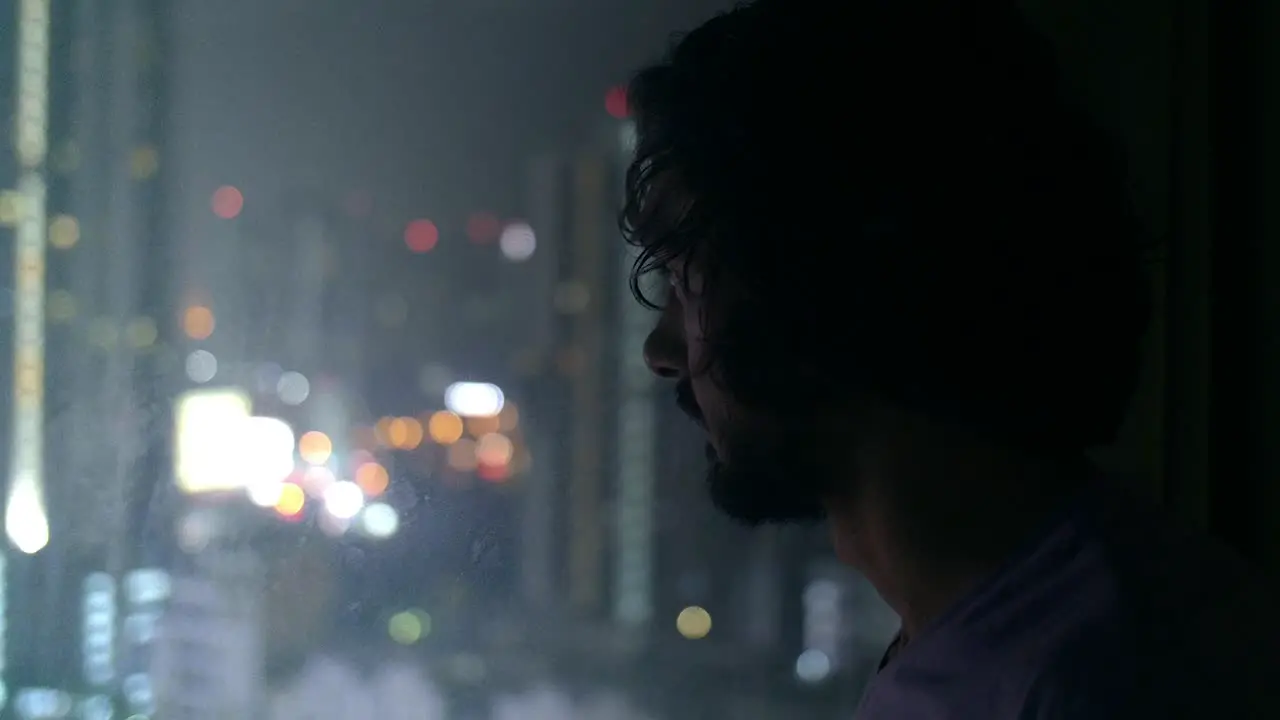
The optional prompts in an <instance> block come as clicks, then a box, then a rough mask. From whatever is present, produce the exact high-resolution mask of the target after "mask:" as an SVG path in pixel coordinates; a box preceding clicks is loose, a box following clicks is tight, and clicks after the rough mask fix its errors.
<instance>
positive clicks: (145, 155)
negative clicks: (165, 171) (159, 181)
mask: <svg viewBox="0 0 1280 720" xmlns="http://www.w3.org/2000/svg"><path fill="white" fill-rule="evenodd" d="M159 169H160V153H159V152H158V151H156V149H155V147H154V146H152V145H143V146H142V147H140V148H138V149H136V150H134V151H133V155H132V156H131V157H130V158H129V174H130V175H132V176H133V179H134V180H149V179H151V178H152V177H154V176H155V174H156V172H157V171H158V170H159Z"/></svg>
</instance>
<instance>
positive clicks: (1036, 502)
mask: <svg viewBox="0 0 1280 720" xmlns="http://www.w3.org/2000/svg"><path fill="white" fill-rule="evenodd" d="M957 460H960V458H957ZM974 460H976V458H974ZM1067 465H1068V464H1064V463H1033V462H1021V461H1020V462H1017V463H1012V462H1010V463H1005V462H998V463H994V462H992V463H977V462H973V463H970V464H966V463H962V462H961V463H957V464H952V465H951V467H954V468H964V469H963V470H954V471H948V472H946V473H945V474H944V473H934V472H931V473H922V472H919V471H920V470H921V469H920V468H918V467H917V468H915V471H916V472H914V473H912V474H910V475H905V474H903V475H898V476H897V477H894V476H892V475H888V474H885V475H881V476H880V478H881V479H883V480H884V481H885V482H881V483H871V484H872V487H869V488H867V492H866V495H865V497H863V499H862V501H861V502H860V503H859V507H857V508H851V512H855V513H856V514H857V516H858V517H857V518H856V519H855V520H853V521H852V522H849V523H841V522H839V520H838V519H835V518H833V520H834V522H833V531H834V532H836V533H837V535H839V534H840V533H841V529H840V528H841V527H842V526H843V527H845V528H856V530H854V531H852V532H851V534H850V535H849V536H848V537H844V538H841V537H837V538H836V543H837V549H838V550H841V546H842V545H843V546H845V547H844V550H843V551H841V556H842V557H844V558H845V559H846V560H847V561H848V562H850V563H851V564H853V565H854V566H856V567H857V568H858V569H859V570H861V571H862V572H863V573H864V574H865V575H866V576H867V578H868V579H869V580H870V581H871V583H872V584H873V585H875V587H876V589H877V590H878V591H879V592H880V594H881V595H882V596H883V597H884V599H885V600H886V601H887V602H888V603H889V605H890V606H891V607H893V609H894V610H895V611H896V612H897V613H898V614H899V615H900V616H901V618H902V622H903V632H904V633H905V635H906V636H907V637H913V636H915V635H916V634H918V633H919V632H920V630H921V629H922V628H924V627H925V626H927V625H928V624H929V623H931V622H932V621H933V620H935V619H936V618H937V617H938V616H940V615H941V614H943V613H944V612H945V611H946V610H947V609H948V608H950V607H951V606H952V605H953V604H955V603H956V602H957V601H959V600H960V599H961V598H963V597H964V596H965V595H966V594H968V593H969V592H970V591H971V590H972V589H973V588H974V586H976V585H977V584H978V583H980V582H982V581H983V580H984V579H985V578H986V577H988V576H989V575H991V573H993V572H995V571H996V570H997V569H998V568H999V567H1000V566H1001V565H1002V564H1003V563H1004V562H1005V561H1006V560H1007V559H1008V558H1009V556H1010V555H1011V554H1013V553H1014V552H1015V551H1016V550H1017V549H1018V548H1019V547H1020V546H1021V545H1023V544H1024V543H1025V542H1026V541H1027V540H1028V539H1029V537H1030V536H1031V535H1032V534H1033V533H1034V532H1036V531H1037V530H1038V529H1040V528H1042V527H1043V526H1044V523H1045V522H1046V521H1047V520H1048V519H1049V518H1050V517H1051V516H1052V514H1053V513H1055V512H1056V511H1057V510H1058V509H1059V508H1061V507H1063V505H1064V504H1065V503H1066V502H1067V501H1068V500H1069V499H1070V498H1071V497H1073V496H1074V495H1075V494H1076V493H1077V492H1078V489H1079V487H1080V486H1081V484H1082V483H1083V480H1084V477H1085V473H1084V471H1083V470H1082V469H1077V468H1074V467H1068V466H1067ZM979 468H982V470H981V471H979V470H978V469H979ZM877 485H878V486H879V487H876V486H877Z"/></svg>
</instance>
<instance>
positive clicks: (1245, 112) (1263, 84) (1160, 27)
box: [1022, 0, 1280, 566]
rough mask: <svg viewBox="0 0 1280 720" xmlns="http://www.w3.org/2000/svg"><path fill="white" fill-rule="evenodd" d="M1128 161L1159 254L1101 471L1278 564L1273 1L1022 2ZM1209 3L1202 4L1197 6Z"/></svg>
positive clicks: (1278, 63)
mask: <svg viewBox="0 0 1280 720" xmlns="http://www.w3.org/2000/svg"><path fill="white" fill-rule="evenodd" d="M1022 4H1023V5H1024V6H1025V8H1026V10H1027V12H1028V14H1029V15H1030V16H1031V17H1032V18H1033V20H1034V21H1036V22H1037V23H1038V24H1040V25H1041V27H1042V28H1043V30H1044V31H1045V32H1046V33H1047V34H1048V35H1049V36H1050V37H1051V38H1052V39H1053V41H1054V42H1055V44H1056V45H1057V47H1058V51H1059V53H1060V55H1061V57H1062V60H1063V64H1064V69H1065V72H1066V74H1067V76H1068V78H1069V80H1070V81H1071V82H1072V83H1073V84H1074V85H1075V86H1076V87H1078V88H1079V90H1080V94H1081V96H1082V97H1083V98H1084V101H1085V102H1086V104H1087V105H1088V106H1089V107H1090V109H1091V110H1093V112H1094V114H1095V115H1096V116H1097V118H1098V119H1099V120H1100V122H1102V124H1103V125H1104V126H1105V127H1107V128H1108V129H1109V130H1110V131H1112V132H1113V133H1114V134H1115V135H1116V137H1117V138H1118V139H1119V140H1121V141H1122V142H1124V143H1125V145H1126V146H1127V147H1128V148H1129V149H1130V162H1131V170H1132V175H1133V189H1134V202H1135V205H1136V206H1137V208H1138V210H1139V212H1140V213H1141V214H1142V215H1143V217H1144V218H1146V220H1147V222H1148V224H1149V227H1150V228H1151V230H1152V232H1153V233H1155V235H1156V237H1158V238H1160V239H1161V240H1163V241H1164V248H1163V254H1162V255H1163V257H1162V258H1161V261H1160V262H1159V263H1158V266H1157V267H1156V279H1157V282H1156V287H1155V300H1156V306H1157V309H1158V312H1157V321H1156V323H1155V325H1154V327H1153V328H1152V332H1151V336H1150V348H1151V352H1150V355H1149V362H1148V369H1147V373H1146V377H1145V380H1144V382H1143V385H1142V388H1141V389H1140V391H1139V393H1138V397H1137V398H1136V400H1135V403H1134V409H1133V412H1132V416H1131V418H1130V421H1129V423H1128V426H1127V427H1126V429H1125V431H1124V433H1123V437H1122V438H1121V440H1120V442H1119V443H1117V445H1116V446H1115V447H1113V448H1109V449H1108V450H1107V451H1105V452H1103V453H1101V454H1100V455H1101V459H1102V460H1103V462H1104V463H1105V464H1106V465H1108V466H1110V467H1112V468H1114V469H1116V470H1119V471H1121V472H1124V473H1126V474H1129V475H1131V476H1132V477H1134V478H1135V483H1136V485H1137V486H1138V487H1139V488H1140V489H1141V490H1142V491H1144V492H1146V493H1148V494H1150V495H1152V496H1154V497H1156V498H1159V499H1161V500H1162V501H1164V502H1165V503H1166V504H1167V505H1168V506H1170V507H1171V508H1172V509H1174V511H1175V512H1177V513H1178V514H1179V515H1181V516H1182V517H1184V518H1185V519H1187V520H1189V521H1190V522H1193V523H1195V524H1198V525H1201V526H1204V527H1208V528H1210V529H1212V530H1213V531H1214V532H1215V533H1216V534H1218V535H1219V536H1220V537H1222V538H1224V539H1225V540H1227V541H1228V542H1230V543H1232V544H1233V545H1235V546H1236V547H1237V548H1238V549H1240V550H1241V551H1242V552H1244V553H1245V554H1247V555H1250V556H1252V557H1254V558H1255V559H1258V560H1260V561H1263V562H1266V563H1269V564H1271V565H1272V566H1280V482H1277V481H1276V478H1277V475H1278V474H1280V446H1277V443H1276V442H1274V440H1276V439H1277V438H1278V437H1280V402H1277V401H1276V399H1277V398H1278V397H1280V395H1278V393H1280V326H1278V325H1277V324H1276V322H1275V320H1276V318H1277V312H1276V311H1277V310H1280V286H1278V285H1280V242H1278V241H1280V209H1277V206H1276V205H1274V204H1269V203H1268V202H1267V201H1268V200H1269V199H1275V198H1280V141H1277V140H1276V139H1275V137H1274V134H1272V135H1271V136H1267V135H1266V134H1265V133H1264V132H1263V129H1264V128H1267V127H1271V128H1274V127H1280V5H1277V4H1276V3H1268V2H1265V1H1263V0H1244V1H1242V2H1232V3H1223V4H1217V5H1211V3H1210V2H1209V0H1131V1H1130V2H1126V3H1114V2H1108V1H1107V0H1022ZM1211 8H1212V9H1211Z"/></svg>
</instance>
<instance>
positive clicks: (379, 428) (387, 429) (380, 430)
mask: <svg viewBox="0 0 1280 720" xmlns="http://www.w3.org/2000/svg"><path fill="white" fill-rule="evenodd" d="M394 421H395V418H390V417H384V418H381V419H379V420H378V422H377V424H376V425H374V426H373V434H374V437H375V438H377V440H378V444H379V445H381V446H383V447H390V446H391V423H392V422H394Z"/></svg>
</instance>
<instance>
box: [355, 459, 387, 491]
mask: <svg viewBox="0 0 1280 720" xmlns="http://www.w3.org/2000/svg"><path fill="white" fill-rule="evenodd" d="M356 484H357V485H359V486H360V489H361V490H363V491H364V494H365V495H368V496H369V497H378V496H379V495H381V494H382V493H384V492H386V491H387V487H388V486H389V485H390V484H391V476H390V475H388V474H387V469H386V468H384V467H382V466H381V465H379V464H378V463H376V462H367V463H365V464H363V465H361V466H360V467H358V468H356Z"/></svg>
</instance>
